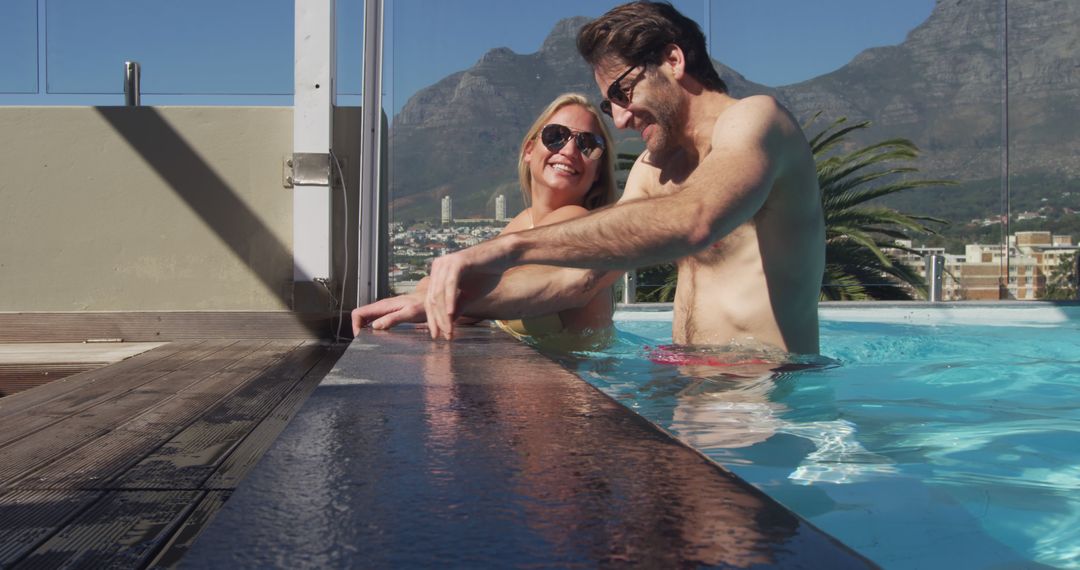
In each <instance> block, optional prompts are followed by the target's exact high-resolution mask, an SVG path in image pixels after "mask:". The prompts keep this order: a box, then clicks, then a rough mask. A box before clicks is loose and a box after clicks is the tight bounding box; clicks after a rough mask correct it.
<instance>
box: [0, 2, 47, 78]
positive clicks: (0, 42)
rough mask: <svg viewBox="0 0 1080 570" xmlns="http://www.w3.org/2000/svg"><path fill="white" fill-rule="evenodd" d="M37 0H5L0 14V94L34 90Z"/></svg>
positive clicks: (36, 46)
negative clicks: (0, 16)
mask: <svg viewBox="0 0 1080 570" xmlns="http://www.w3.org/2000/svg"><path fill="white" fill-rule="evenodd" d="M37 6H38V3H37V0H8V1H7V2H5V3H4V15H3V17H2V18H0V69H2V70H3V73H0V94H4V93H35V92H36V91H37V83H38V79H37V71H38V69H37V67H38V66H37V51H38V25H37V21H38V15H37Z"/></svg>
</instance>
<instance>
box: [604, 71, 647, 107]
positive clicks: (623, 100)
mask: <svg viewBox="0 0 1080 570" xmlns="http://www.w3.org/2000/svg"><path fill="white" fill-rule="evenodd" d="M638 67H641V66H640V65H633V66H631V67H630V69H627V70H626V71H624V72H622V75H620V76H618V77H616V78H615V81H612V82H611V85H608V88H607V99H604V100H603V101H601V102H600V110H601V111H603V112H604V114H605V115H607V116H609V117H613V115H612V114H611V104H612V103H615V104H616V105H618V106H620V107H622V108H623V109H625V108H626V107H628V106H629V105H630V98H631V97H633V96H634V88H633V87H631V88H630V89H627V90H623V87H622V80H623V79H625V78H626V76H627V75H629V74H630V72H631V71H633V70H635V69H637V68H638Z"/></svg>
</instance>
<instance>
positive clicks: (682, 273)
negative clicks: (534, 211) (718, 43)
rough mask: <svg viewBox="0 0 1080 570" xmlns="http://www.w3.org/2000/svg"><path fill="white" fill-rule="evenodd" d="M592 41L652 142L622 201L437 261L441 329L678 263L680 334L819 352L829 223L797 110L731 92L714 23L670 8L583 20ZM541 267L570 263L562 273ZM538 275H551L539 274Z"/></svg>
mask: <svg viewBox="0 0 1080 570" xmlns="http://www.w3.org/2000/svg"><path fill="white" fill-rule="evenodd" d="M578 50H579V51H580V52H581V55H582V57H584V58H585V60H586V61H587V62H588V63H589V64H590V65H591V66H592V68H593V74H594V77H595V79H596V84H597V86H598V87H599V88H600V90H601V92H602V93H603V94H604V97H605V101H604V104H603V105H602V108H604V109H605V111H607V112H609V114H610V115H611V116H612V118H613V119H614V121H615V126H616V127H618V128H621V129H634V130H637V131H639V132H640V133H641V137H642V139H643V140H644V141H645V145H646V150H645V152H643V153H642V155H641V157H640V158H639V159H638V161H637V163H636V164H635V165H634V167H633V169H632V170H631V171H630V174H629V178H628V179H627V183H626V190H625V193H624V195H623V197H622V199H621V200H620V201H619V203H618V204H616V205H615V206H613V207H610V208H606V209H602V210H598V211H596V212H594V213H592V214H590V215H588V216H584V217H581V218H578V219H576V220H571V221H567V222H564V223H560V224H555V225H550V226H547V227H543V228H537V229H535V230H530V231H524V232H518V233H513V234H508V235H506V236H504V237H500V238H497V239H494V240H491V241H488V242H486V243H483V244H480V245H478V246H475V247H472V248H469V249H465V250H462V251H459V252H456V253H453V254H450V255H447V256H444V257H440V258H438V259H436V260H435V262H434V263H433V265H432V270H431V276H430V277H431V281H430V285H429V287H428V290H427V294H426V298H425V307H424V309H425V312H426V318H427V323H428V329H429V331H430V333H431V336H432V338H438V337H440V336H442V337H445V338H447V339H451V338H452V336H453V322H454V318H455V317H456V316H459V315H470V316H480V317H483V316H496V317H503V318H506V317H516V316H521V315H527V314H535V313H539V312H550V311H551V310H553V309H558V308H561V307H566V306H574V305H575V303H580V302H585V301H587V300H588V299H591V298H592V295H593V294H594V293H595V291H596V290H597V288H599V287H605V286H608V285H610V284H611V283H612V282H613V281H614V280H615V279H617V278H618V276H619V275H620V273H621V272H622V271H626V270H629V269H632V268H636V267H644V266H649V265H654V264H657V263H663V262H669V261H672V260H675V261H676V263H677V264H678V271H679V281H678V287H677V290H676V293H675V318H674V322H673V325H672V326H673V330H672V333H673V338H674V340H675V342H676V343H680V344H696V345H702V344H709V345H724V344H729V343H731V342H738V343H740V344H745V343H747V342H748V341H749V342H750V343H753V344H764V345H769V346H773V347H777V348H780V349H783V350H785V351H788V352H794V353H801V354H816V353H817V352H818V318H817V301H818V295H819V291H820V287H821V276H822V271H823V268H824V257H825V228H824V220H823V214H822V209H821V198H820V195H819V189H818V185H817V175H816V172H815V165H814V160H813V156H812V154H811V152H810V148H809V145H808V143H807V141H806V138H805V137H804V135H803V133H802V131H801V129H800V128H799V125H798V123H797V122H796V120H795V119H794V118H793V117H792V116H791V115H790V114H789V113H788V112H787V110H785V109H784V108H783V107H781V106H780V105H779V104H778V103H777V102H776V101H775V100H774V99H772V98H771V97H767V96H754V97H748V98H745V99H735V98H733V97H731V96H730V95H728V94H727V92H726V87H725V85H724V83H723V81H721V79H720V77H719V76H718V75H717V73H716V71H715V69H714V68H713V66H712V63H711V61H710V60H709V58H708V55H707V52H706V49H705V39H704V36H703V35H702V33H701V30H700V29H699V28H698V27H697V25H696V24H695V23H694V22H693V21H691V20H689V19H688V18H686V17H684V16H683V15H682V14H680V13H678V12H677V11H676V10H675V9H674V8H672V7H671V6H670V5H669V4H665V3H652V2H633V3H630V4H625V5H622V6H619V7H616V8H614V9H612V10H611V11H610V12H608V13H607V14H605V15H603V16H601V17H600V18H598V19H597V20H595V21H593V22H591V23H589V24H588V25H586V26H585V27H583V28H582V30H581V32H580V34H579V37H578ZM522 265H529V267H518V266H522ZM538 265H546V266H559V267H563V268H567V269H562V270H559V271H561V272H562V274H561V275H560V276H559V278H558V279H553V278H552V277H551V272H552V271H554V269H552V268H550V267H537V266H538ZM536 271H540V272H543V275H545V276H546V278H545V279H543V280H537V279H530V278H529V276H530V274H531V273H532V272H536ZM539 281H543V282H544V285H543V286H536V285H533V282H539ZM552 283H558V284H560V285H559V286H553V285H552Z"/></svg>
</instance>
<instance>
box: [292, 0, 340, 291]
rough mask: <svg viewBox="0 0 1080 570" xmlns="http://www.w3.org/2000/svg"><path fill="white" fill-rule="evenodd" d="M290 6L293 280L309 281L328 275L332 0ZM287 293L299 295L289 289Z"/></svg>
mask: <svg viewBox="0 0 1080 570" xmlns="http://www.w3.org/2000/svg"><path fill="white" fill-rule="evenodd" d="M294 8H295V22H294V26H295V30H294V42H295V49H294V53H293V82H294V83H293V156H292V168H293V281H294V282H295V283H307V284H311V283H316V282H319V281H321V280H328V279H330V278H331V277H332V275H331V274H332V270H331V257H330V254H331V252H330V240H331V233H330V212H331V198H330V170H331V167H330V147H331V146H332V145H333V140H334V131H333V124H334V121H333V116H334V103H335V101H334V83H335V82H334V71H335V70H334V48H335V47H336V46H335V43H334V0H303V1H298V2H295V6H294ZM301 289H303V290H306V286H301ZM293 294H294V297H296V296H300V297H303V296H304V294H303V293H297V291H296V290H295V288H294V293H293ZM294 303H295V305H296V306H295V307H294V308H297V307H301V306H303V303H302V302H300V301H296V300H295V299H294Z"/></svg>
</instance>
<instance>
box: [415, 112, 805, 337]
mask: <svg viewBox="0 0 1080 570" xmlns="http://www.w3.org/2000/svg"><path fill="white" fill-rule="evenodd" d="M736 106H742V108H741V109H737V111H738V112H737V113H732V111H736V109H735V107H732V108H730V109H728V111H727V112H725V113H724V116H723V117H721V120H718V121H717V124H716V126H715V128H714V130H713V133H712V150H711V152H709V154H708V155H706V156H705V157H704V158H703V159H702V160H701V162H700V164H699V165H698V167H697V168H696V169H695V170H694V172H693V173H692V174H691V175H690V176H689V177H688V178H687V179H686V180H685V181H684V182H683V183H682V184H680V188H679V189H678V190H677V191H676V192H672V193H670V194H668V195H665V196H660V197H655V198H646V199H642V200H635V201H631V202H628V203H626V204H620V205H618V206H616V207H614V208H608V209H606V210H601V211H598V212H595V213H594V214H592V215H590V216H587V217H585V218H582V219H579V220H573V221H569V222H565V223H561V224H556V225H552V226H547V227H544V228H537V229H535V230H530V231H527V232H520V233H515V234H509V235H506V236H503V237H500V238H498V239H495V240H491V241H489V242H486V243H484V244H480V245H478V246H475V247H472V248H468V249H465V250H462V251H459V252H456V253H454V254H451V255H448V256H444V257H440V258H438V259H436V260H435V262H434V263H433V264H432V271H431V286H430V287H429V289H428V292H427V297H426V300H425V306H426V307H425V308H426V311H427V320H428V328H429V330H430V332H431V334H432V337H433V338H435V337H437V336H440V335H442V336H446V337H447V338H450V337H451V336H452V330H453V329H452V320H453V316H454V315H455V314H457V311H458V306H457V304H456V303H457V297H458V287H459V285H460V284H463V283H464V284H466V285H468V284H469V283H470V280H472V279H475V278H476V275H477V274H484V273H499V272H502V271H505V270H507V269H509V268H511V267H514V266H516V265H522V264H528V263H532V264H546V265H559V266H564V267H577V268H582V269H599V270H626V269H631V268H635V267H640V266H646V265H653V264H656V263H661V262H665V261H670V260H673V259H679V258H682V257H685V256H687V255H690V254H692V253H695V252H697V251H700V250H702V249H704V248H706V247H708V246H709V245H711V244H712V243H715V242H716V241H717V240H718V239H720V238H721V237H723V236H724V235H726V234H728V233H729V232H731V231H732V230H734V229H735V228H736V227H738V226H739V225H741V224H743V223H744V222H746V221H747V220H749V219H750V218H751V217H752V216H753V215H754V213H756V212H757V211H758V210H759V209H760V208H761V206H762V204H764V202H765V199H766V198H767V197H768V193H769V190H770V188H771V187H772V184H773V181H774V180H775V178H776V175H777V170H778V164H777V160H776V157H777V156H779V155H780V154H781V153H782V148H781V147H782V143H783V141H784V139H785V137H787V136H789V135H790V132H788V131H789V130H790V128H791V127H792V125H790V120H787V119H786V116H785V115H784V112H783V110H782V109H781V108H780V107H779V105H777V104H776V102H775V101H773V100H772V99H771V98H765V97H755V98H752V99H746V100H742V101H740V103H738V104H737V105H736ZM795 128H797V127H795ZM628 186H629V183H628Z"/></svg>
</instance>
